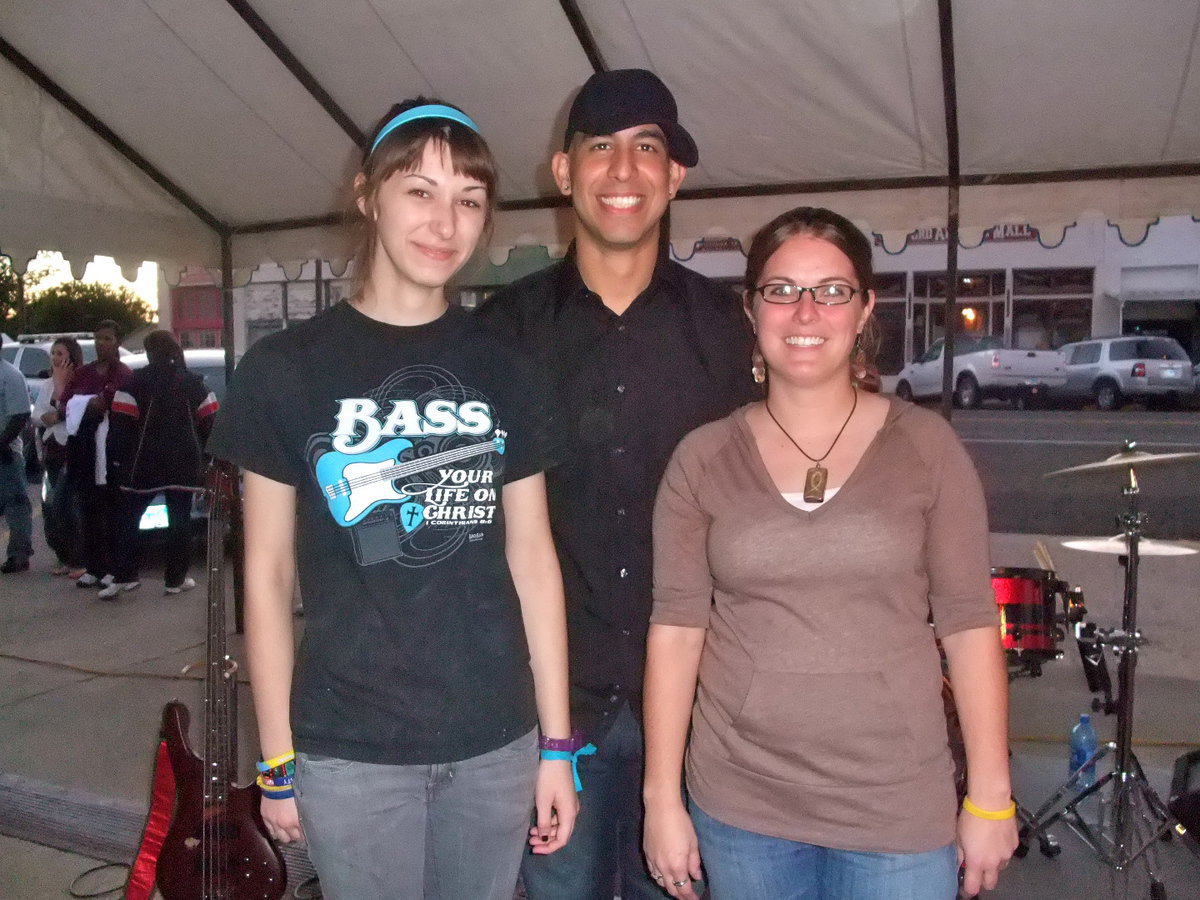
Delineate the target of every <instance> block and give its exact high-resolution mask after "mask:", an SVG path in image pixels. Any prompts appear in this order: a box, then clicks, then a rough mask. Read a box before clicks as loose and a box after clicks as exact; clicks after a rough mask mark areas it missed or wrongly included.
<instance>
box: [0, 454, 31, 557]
mask: <svg viewBox="0 0 1200 900" xmlns="http://www.w3.org/2000/svg"><path fill="white" fill-rule="evenodd" d="M10 454H11V458H0V513H2V514H3V515H4V518H5V519H7V520H8V558H9V559H15V560H17V561H18V562H24V561H25V560H27V559H29V557H30V556H32V555H33V504H32V503H30V502H29V491H28V485H27V484H26V483H25V458H24V457H23V456H22V455H21V454H20V453H19V452H16V451H10Z"/></svg>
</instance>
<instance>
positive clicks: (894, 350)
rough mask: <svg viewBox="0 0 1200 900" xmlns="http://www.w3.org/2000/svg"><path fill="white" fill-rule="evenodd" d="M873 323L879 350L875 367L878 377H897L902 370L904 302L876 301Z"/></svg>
mask: <svg viewBox="0 0 1200 900" xmlns="http://www.w3.org/2000/svg"><path fill="white" fill-rule="evenodd" d="M875 322H876V325H877V326H878V329H879V348H878V350H877V351H876V353H875V365H876V366H878V367H879V374H880V375H899V374H900V370H901V369H903V368H904V301H903V300H899V301H897V300H878V299H877V300H876V301H875Z"/></svg>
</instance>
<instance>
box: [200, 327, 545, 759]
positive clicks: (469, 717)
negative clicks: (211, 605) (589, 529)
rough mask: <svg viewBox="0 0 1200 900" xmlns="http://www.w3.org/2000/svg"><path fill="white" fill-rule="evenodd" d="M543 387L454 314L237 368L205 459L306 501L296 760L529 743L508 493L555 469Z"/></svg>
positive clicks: (265, 348) (300, 520) (328, 338)
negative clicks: (510, 486) (511, 485)
mask: <svg viewBox="0 0 1200 900" xmlns="http://www.w3.org/2000/svg"><path fill="white" fill-rule="evenodd" d="M545 390H546V389H545V387H544V382H543V381H542V379H540V378H538V377H537V376H536V374H535V372H534V370H533V368H532V367H531V365H530V364H529V363H528V362H527V361H526V359H525V358H524V357H522V356H521V355H520V354H519V353H517V352H516V351H515V350H513V349H510V348H509V347H507V346H506V345H504V344H503V343H502V342H501V341H500V340H498V339H497V338H495V337H493V336H491V335H488V334H486V333H484V332H483V331H482V330H480V329H479V327H478V326H477V325H476V324H475V323H474V322H473V321H472V320H471V319H470V318H469V317H468V316H466V315H465V314H464V313H463V312H462V311H461V310H459V309H457V308H451V309H450V310H448V311H447V312H446V313H445V315H443V316H442V317H440V318H439V319H437V320H436V321H434V322H431V323H429V324H427V325H420V326H415V327H399V326H393V325H386V324H383V323H381V322H377V321H375V320H374V319H371V318H369V317H367V316H364V315H363V314H362V313H360V312H359V311H358V310H356V309H355V308H354V307H352V306H351V305H350V304H348V303H340V304H338V305H336V306H334V307H333V308H332V309H330V310H328V311H327V312H325V313H322V314H321V315H318V316H316V317H314V318H313V319H310V320H308V321H306V322H304V323H302V324H299V325H296V326H294V327H291V328H288V329H287V330H286V331H282V332H279V333H277V334H274V335H271V336H269V337H266V338H263V339H262V340H261V341H259V342H258V343H256V344H255V345H254V347H252V348H251V350H250V351H249V352H248V353H247V354H246V356H245V358H244V359H242V361H241V363H240V364H239V365H238V368H237V372H236V374H235V376H234V379H233V383H232V384H231V385H230V390H229V394H228V396H227V398H226V401H225V404H224V406H222V408H221V411H220V412H219V413H218V414H217V419H216V422H215V424H214V427H213V433H212V436H211V438H210V439H209V443H208V450H209V451H210V452H211V453H213V454H214V455H215V456H218V457H221V458H223V459H227V460H229V461H230V462H233V463H235V464H237V465H239V466H241V467H243V468H245V469H248V470H249V471H251V472H255V473H257V474H260V475H263V476H265V477H267V478H270V479H272V480H274V481H279V482H283V483H285V484H290V485H294V486H295V487H296V497H297V533H296V558H297V561H298V569H299V575H300V590H301V594H302V596H303V599H304V617H305V628H304V638H303V641H302V643H301V646H300V650H299V652H298V654H297V659H296V672H295V675H294V677H293V682H292V703H291V723H292V731H293V739H294V742H295V747H296V749H297V750H300V751H303V752H307V753H315V754H321V755H326V756H336V757H340V758H344V759H353V760H359V761H363V762H376V763H391V764H416V763H434V762H449V761H453V760H459V759H466V758H468V757H471V756H476V755H478V754H480V753H485V752H487V751H489V750H494V749H496V748H497V747H500V746H503V745H504V744H505V743H507V742H509V741H511V740H513V739H515V738H516V737H518V736H519V735H521V734H523V733H525V732H527V731H528V730H529V729H530V728H532V727H533V725H534V723H535V721H536V710H535V707H534V702H533V681H532V675H531V672H530V668H529V651H528V647H527V645H526V643H525V633H524V629H523V626H522V620H521V612H520V604H519V600H518V597H517V593H516V590H515V588H514V586H513V583H512V578H511V576H510V574H509V571H508V565H507V563H506V560H505V556H504V516H503V507H502V504H501V497H500V494H501V490H502V488H503V486H504V484H505V483H507V482H510V481H517V480H519V479H521V478H525V477H527V476H530V475H534V474H536V473H538V472H541V471H544V470H545V469H546V468H548V467H549V466H550V465H552V464H554V463H555V462H556V461H557V456H558V452H559V451H558V449H557V443H558V442H557V440H556V439H555V437H554V435H555V422H554V421H553V419H554V416H553V412H552V408H553V403H552V402H551V398H549V397H547V396H546V393H545ZM248 537H249V539H250V540H253V535H250V536H248Z"/></svg>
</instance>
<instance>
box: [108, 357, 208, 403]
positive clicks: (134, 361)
mask: <svg viewBox="0 0 1200 900" xmlns="http://www.w3.org/2000/svg"><path fill="white" fill-rule="evenodd" d="M183 359H184V362H186V363H187V367H188V371H189V372H195V373H196V374H197V375H200V376H202V377H203V378H204V383H205V384H206V385H208V389H209V390H210V391H212V392H213V394H214V395H215V396H216V398H217V402H218V403H221V402H223V401H224V400H225V388H226V381H225V351H224V350H222V349H221V348H220V347H193V348H189V349H186V350H184V351H183ZM148 361H149V360H147V359H146V354H145V353H132V354H130V355H129V356H123V357H121V362H123V363H125V365H127V366H129V368H131V369H140V368H142V367H143V366H144V365H146V363H147V362H148Z"/></svg>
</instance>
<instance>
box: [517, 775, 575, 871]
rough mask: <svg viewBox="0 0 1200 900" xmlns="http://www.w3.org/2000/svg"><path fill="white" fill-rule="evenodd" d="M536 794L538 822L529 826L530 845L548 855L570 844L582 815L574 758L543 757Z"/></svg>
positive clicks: (535, 804)
mask: <svg viewBox="0 0 1200 900" xmlns="http://www.w3.org/2000/svg"><path fill="white" fill-rule="evenodd" d="M533 796H534V807H535V808H536V811H537V824H536V825H534V826H533V827H532V828H530V829H529V846H530V847H532V848H533V852H534V853H536V854H538V855H539V856H544V855H545V854H547V853H553V852H554V851H555V850H558V849H559V848H560V847H563V846H565V845H566V843H567V841H568V840H570V838H571V832H572V831H573V830H574V828H575V817H576V816H577V815H579V795H578V794H577V793H575V776H574V775H573V774H572V773H571V761H570V760H566V759H544V760H542V761H541V762H540V763H539V764H538V775H537V787H536V788H535V790H534V795H533Z"/></svg>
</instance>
